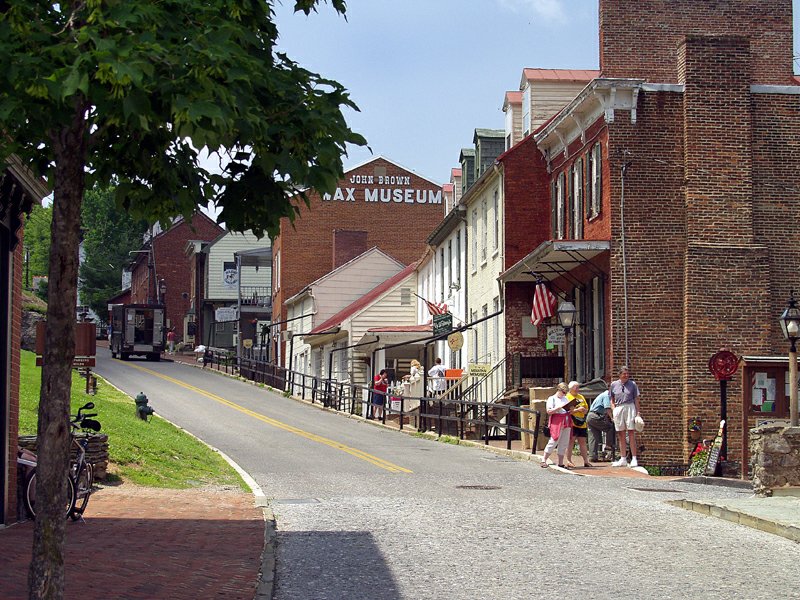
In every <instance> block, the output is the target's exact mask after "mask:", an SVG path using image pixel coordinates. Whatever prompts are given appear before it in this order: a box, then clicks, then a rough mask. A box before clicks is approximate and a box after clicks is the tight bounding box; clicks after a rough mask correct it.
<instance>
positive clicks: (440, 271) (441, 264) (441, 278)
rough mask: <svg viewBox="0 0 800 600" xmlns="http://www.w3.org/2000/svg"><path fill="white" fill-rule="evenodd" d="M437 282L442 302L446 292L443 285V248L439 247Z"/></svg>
mask: <svg viewBox="0 0 800 600" xmlns="http://www.w3.org/2000/svg"><path fill="white" fill-rule="evenodd" d="M439 283H440V284H441V286H440V291H441V293H442V294H441V301H442V302H444V298H445V294H447V292H446V291H445V287H444V248H440V249H439Z"/></svg>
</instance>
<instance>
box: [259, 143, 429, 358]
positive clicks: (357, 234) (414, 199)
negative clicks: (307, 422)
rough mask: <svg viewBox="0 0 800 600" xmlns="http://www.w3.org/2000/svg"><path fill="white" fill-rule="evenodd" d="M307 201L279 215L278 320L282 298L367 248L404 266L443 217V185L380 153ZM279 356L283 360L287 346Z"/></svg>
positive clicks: (283, 313) (275, 251)
mask: <svg viewBox="0 0 800 600" xmlns="http://www.w3.org/2000/svg"><path fill="white" fill-rule="evenodd" d="M310 198H311V200H310V206H309V207H306V206H305V205H304V204H303V203H302V202H298V205H299V206H300V214H299V215H298V218H297V219H295V221H294V223H290V222H289V220H288V219H282V220H281V229H280V234H279V235H278V236H277V237H276V238H275V240H273V244H272V251H273V284H272V289H273V320H274V321H276V322H279V321H285V320H286V306H284V301H285V300H287V299H288V298H291V297H292V296H294V295H295V294H297V293H298V292H300V291H301V290H302V289H303V288H305V287H306V286H307V285H308V284H310V283H311V282H313V281H316V280H317V279H319V278H320V277H322V276H323V275H325V274H326V273H329V272H330V271H332V270H334V269H335V268H337V267H339V266H340V265H343V264H344V263H346V262H347V261H349V260H351V259H352V258H355V257H356V256H358V255H360V254H362V253H364V252H365V251H367V250H368V249H369V248H372V247H377V248H379V249H380V250H381V251H383V252H385V253H386V254H387V255H389V256H390V257H392V258H394V259H396V260H398V261H399V262H401V263H402V264H404V265H407V264H410V263H412V262H415V261H416V260H418V259H419V257H420V256H421V255H422V253H423V252H424V251H425V248H426V244H425V240H426V238H427V236H428V234H429V233H430V232H431V230H432V229H433V228H434V227H435V226H436V224H438V223H439V221H441V219H442V217H443V216H444V200H443V194H442V186H441V185H440V184H437V183H434V182H433V181H430V180H429V179H426V178H425V177H422V176H421V175H419V174H417V173H415V172H413V171H409V170H408V169H405V168H403V167H401V166H400V165H398V164H396V163H394V162H392V161H390V160H388V159H386V158H383V157H377V158H374V159H372V160H370V161H368V162H366V163H363V164H361V165H359V166H357V167H354V168H352V169H350V170H349V171H347V172H346V173H345V176H344V178H343V179H342V180H341V181H340V182H339V184H338V187H337V190H336V192H335V193H334V194H333V195H332V196H330V197H326V198H320V197H319V196H318V195H316V194H311V195H310ZM280 329H281V330H285V329H286V325H285V324H281V325H280ZM277 356H278V361H279V362H280V363H281V364H282V363H283V361H284V353H283V351H282V350H279V352H278V355H277Z"/></svg>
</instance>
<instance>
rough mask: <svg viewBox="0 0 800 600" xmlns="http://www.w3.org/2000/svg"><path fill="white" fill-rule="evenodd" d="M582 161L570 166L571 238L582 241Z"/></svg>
mask: <svg viewBox="0 0 800 600" xmlns="http://www.w3.org/2000/svg"><path fill="white" fill-rule="evenodd" d="M583 211H584V209H583V159H581V158H579V159H578V160H576V161H575V162H574V163H573V165H572V237H573V239H576V240H582V239H583Z"/></svg>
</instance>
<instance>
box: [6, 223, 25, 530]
mask: <svg viewBox="0 0 800 600" xmlns="http://www.w3.org/2000/svg"><path fill="white" fill-rule="evenodd" d="M17 236H18V239H19V244H18V245H17V247H16V249H15V250H14V254H13V259H12V272H11V351H10V353H9V355H10V359H11V377H10V381H9V388H10V389H9V392H10V393H9V398H8V400H9V405H8V416H9V419H8V465H7V466H8V488H7V490H8V495H7V497H6V500H7V504H6V514H5V515H4V516H3V517H4V522H5V523H13V522H15V521H16V520H17V438H18V436H19V378H20V374H19V361H20V339H21V335H22V262H23V259H22V240H23V232H22V229H20V230H19V232H18V233H17Z"/></svg>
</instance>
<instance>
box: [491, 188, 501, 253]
mask: <svg viewBox="0 0 800 600" xmlns="http://www.w3.org/2000/svg"><path fill="white" fill-rule="evenodd" d="M492 210H493V212H494V239H493V240H492V242H493V244H492V248H493V249H494V250H495V251H497V249H498V248H499V247H500V190H497V189H496V190H495V191H494V207H493V209H492Z"/></svg>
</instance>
